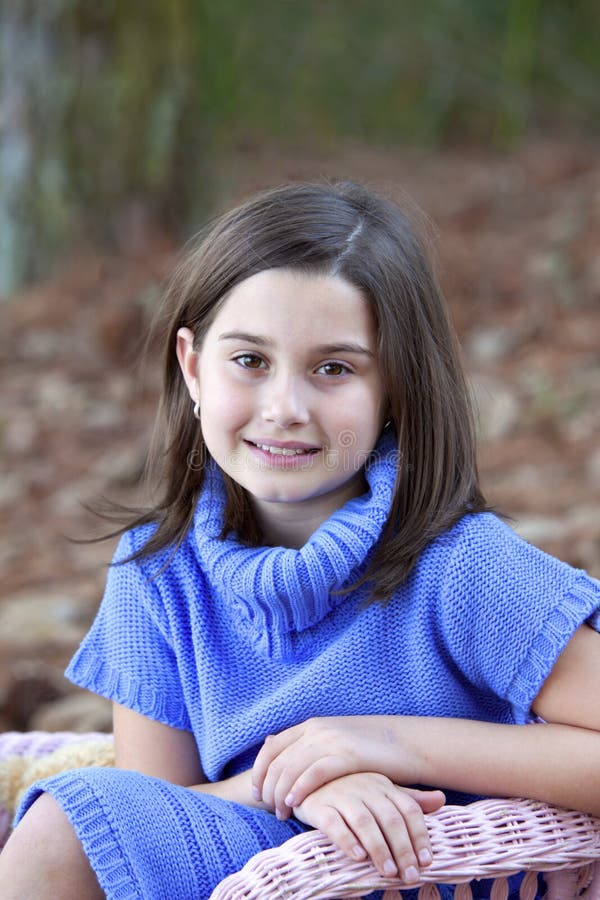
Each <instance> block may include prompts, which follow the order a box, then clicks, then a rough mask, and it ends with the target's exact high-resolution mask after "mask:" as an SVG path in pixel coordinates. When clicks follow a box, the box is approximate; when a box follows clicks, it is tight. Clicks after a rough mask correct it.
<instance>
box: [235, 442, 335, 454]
mask: <svg viewBox="0 0 600 900" xmlns="http://www.w3.org/2000/svg"><path fill="white" fill-rule="evenodd" d="M248 443H249V444H252V446H253V447H258V448H259V450H264V451H265V453H270V454H271V455H272V456H309V455H311V454H313V453H318V452H319V449H318V447H276V446H274V445H273V444H259V443H257V442H256V441H248Z"/></svg>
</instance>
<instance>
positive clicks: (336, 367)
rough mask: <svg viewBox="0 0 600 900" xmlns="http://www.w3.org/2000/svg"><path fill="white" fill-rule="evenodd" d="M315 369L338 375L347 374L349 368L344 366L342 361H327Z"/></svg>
mask: <svg viewBox="0 0 600 900" xmlns="http://www.w3.org/2000/svg"><path fill="white" fill-rule="evenodd" d="M317 371H319V372H322V373H323V375H333V376H334V377H339V376H340V375H347V374H348V372H349V371H350V369H349V368H348V366H344V365H343V364H342V363H338V362H329V363H323V365H322V366H319V368H318V370H317Z"/></svg>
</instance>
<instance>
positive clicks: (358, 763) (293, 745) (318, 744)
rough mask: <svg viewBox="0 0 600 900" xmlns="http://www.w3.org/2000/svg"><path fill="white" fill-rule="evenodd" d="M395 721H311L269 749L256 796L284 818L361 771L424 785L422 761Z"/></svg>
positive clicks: (261, 761) (256, 774) (263, 753)
mask: <svg viewBox="0 0 600 900" xmlns="http://www.w3.org/2000/svg"><path fill="white" fill-rule="evenodd" d="M391 718H392V717H389V716H331V717H322V718H313V719H307V721H306V722H302V723H301V724H300V725H294V726H293V727H292V728H287V729H286V730H285V731H282V732H280V733H279V734H277V735H270V736H269V737H268V738H267V739H266V740H265V743H264V744H263V746H262V748H261V750H260V752H259V754H258V756H257V757H256V760H255V762H254V766H253V768H252V786H253V796H254V798H255V799H256V800H262V801H263V802H264V803H266V804H267V806H269V807H270V808H272V809H275V810H276V812H277V814H278V816H279V817H280V818H286V817H287V816H289V815H290V813H291V809H292V807H294V806H299V805H300V804H301V803H302V802H303V801H304V799H305V798H306V797H307V796H308V795H309V794H312V793H313V791H316V790H317V788H320V787H321V786H322V785H324V784H327V782H329V781H333V780H334V779H336V778H340V777H341V776H342V775H351V774H353V773H356V772H372V771H375V772H383V773H387V774H391V773H390V768H391V767H392V766H393V771H394V775H393V777H394V780H395V781H401V782H402V783H406V784H415V783H419V781H420V780H421V779H420V775H419V771H418V766H417V759H416V757H415V756H414V755H413V754H412V753H411V751H410V749H409V747H408V746H405V745H404V743H400V742H399V740H398V735H397V730H394V729H393V728H392V727H391V721H390V720H391Z"/></svg>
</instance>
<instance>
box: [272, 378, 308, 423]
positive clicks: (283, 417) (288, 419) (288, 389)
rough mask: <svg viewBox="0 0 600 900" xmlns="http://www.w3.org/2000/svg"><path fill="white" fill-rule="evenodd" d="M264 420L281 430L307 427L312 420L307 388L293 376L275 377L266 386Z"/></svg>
mask: <svg viewBox="0 0 600 900" xmlns="http://www.w3.org/2000/svg"><path fill="white" fill-rule="evenodd" d="M262 401H263V408H262V418H263V420H264V421H265V422H272V423H274V424H275V425H278V426H279V427H280V428H290V426H292V425H305V424H306V423H307V422H308V421H309V418H310V415H309V411H308V404H307V397H306V386H305V385H303V384H302V381H301V379H300V378H298V377H294V376H292V375H283V374H282V375H281V376H279V377H277V376H275V377H273V378H271V379H269V382H268V384H266V385H265V386H264V395H263V398H262Z"/></svg>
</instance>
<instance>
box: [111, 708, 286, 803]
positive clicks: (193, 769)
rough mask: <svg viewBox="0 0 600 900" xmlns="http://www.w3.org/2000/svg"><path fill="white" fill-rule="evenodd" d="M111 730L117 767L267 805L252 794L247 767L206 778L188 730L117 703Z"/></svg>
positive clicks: (200, 789) (212, 792) (233, 799)
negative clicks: (221, 777)
mask: <svg viewBox="0 0 600 900" xmlns="http://www.w3.org/2000/svg"><path fill="white" fill-rule="evenodd" d="M113 730H114V735H115V764H116V765H117V766H118V767H119V768H120V769H134V770H135V771H137V772H142V774H144V775H152V776H153V777H155V778H162V779H164V780H165V781H170V782H171V783H172V784H180V785H183V786H184V787H190V788H191V789H192V790H196V791H201V792H204V793H208V794H213V795H214V796H216V797H221V798H222V799H223V800H232V801H234V802H236V803H242V804H244V805H245V806H254V807H256V808H260V809H267V808H269V807H267V805H266V804H265V803H262V802H261V801H259V800H257V799H256V798H255V797H254V796H253V794H252V786H251V781H250V775H251V772H250V770H248V771H247V772H242V773H241V774H240V775H235V776H233V778H228V779H227V780H226V781H218V782H214V783H213V782H209V781H207V779H206V776H205V774H204V772H203V771H202V765H201V762H200V757H199V755H198V749H197V747H196V741H195V740H194V736H193V734H191V732H189V731H180V730H179V729H177V728H171V727H170V726H168V725H164V724H163V723H162V722H156V721H155V720H153V719H149V718H148V717H147V716H142V715H140V714H139V713H136V712H134V711H133V710H131V709H128V708H127V707H125V706H120V705H119V704H117V703H115V704H113Z"/></svg>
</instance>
